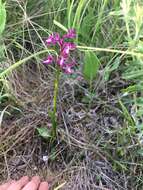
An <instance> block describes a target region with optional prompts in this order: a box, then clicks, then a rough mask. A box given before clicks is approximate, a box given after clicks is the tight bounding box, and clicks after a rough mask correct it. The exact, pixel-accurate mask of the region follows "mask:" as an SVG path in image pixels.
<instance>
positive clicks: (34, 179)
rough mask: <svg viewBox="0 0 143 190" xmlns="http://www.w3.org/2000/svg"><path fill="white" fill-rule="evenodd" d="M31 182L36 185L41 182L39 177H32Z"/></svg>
mask: <svg viewBox="0 0 143 190" xmlns="http://www.w3.org/2000/svg"><path fill="white" fill-rule="evenodd" d="M31 181H33V182H34V183H38V184H39V183H40V181H41V180H40V177H39V176H33V177H32V179H31Z"/></svg>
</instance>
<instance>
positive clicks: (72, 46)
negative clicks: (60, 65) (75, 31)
mask: <svg viewBox="0 0 143 190" xmlns="http://www.w3.org/2000/svg"><path fill="white" fill-rule="evenodd" d="M75 48H76V45H75V44H74V43H71V42H65V43H64V44H63V50H62V55H63V57H68V55H69V53H70V50H74V49H75Z"/></svg>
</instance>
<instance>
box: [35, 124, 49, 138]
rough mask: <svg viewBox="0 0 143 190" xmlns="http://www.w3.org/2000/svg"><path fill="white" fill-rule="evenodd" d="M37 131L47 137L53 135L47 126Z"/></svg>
mask: <svg viewBox="0 0 143 190" xmlns="http://www.w3.org/2000/svg"><path fill="white" fill-rule="evenodd" d="M37 131H38V133H39V135H40V136H41V137H43V138H45V139H48V138H50V137H51V135H50V130H49V129H48V128H46V127H41V128H37Z"/></svg>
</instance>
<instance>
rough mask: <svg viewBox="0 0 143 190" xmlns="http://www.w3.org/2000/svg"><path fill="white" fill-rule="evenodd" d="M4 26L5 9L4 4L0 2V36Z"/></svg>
mask: <svg viewBox="0 0 143 190" xmlns="http://www.w3.org/2000/svg"><path fill="white" fill-rule="evenodd" d="M5 24H6V9H5V3H2V1H1V0H0V35H1V34H2V32H3V31H4V29H5Z"/></svg>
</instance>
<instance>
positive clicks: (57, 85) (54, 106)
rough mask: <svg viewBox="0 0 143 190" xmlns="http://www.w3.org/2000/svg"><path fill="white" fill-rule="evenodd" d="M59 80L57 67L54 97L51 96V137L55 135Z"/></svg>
mask: <svg viewBox="0 0 143 190" xmlns="http://www.w3.org/2000/svg"><path fill="white" fill-rule="evenodd" d="M59 80H60V69H59V68H57V72H56V79H55V82H54V98H53V112H52V139H55V138H56V136H57V116H56V113H57V98H58V90H59Z"/></svg>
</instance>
